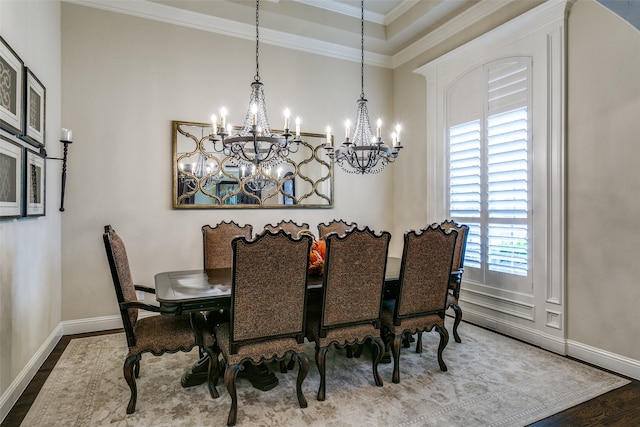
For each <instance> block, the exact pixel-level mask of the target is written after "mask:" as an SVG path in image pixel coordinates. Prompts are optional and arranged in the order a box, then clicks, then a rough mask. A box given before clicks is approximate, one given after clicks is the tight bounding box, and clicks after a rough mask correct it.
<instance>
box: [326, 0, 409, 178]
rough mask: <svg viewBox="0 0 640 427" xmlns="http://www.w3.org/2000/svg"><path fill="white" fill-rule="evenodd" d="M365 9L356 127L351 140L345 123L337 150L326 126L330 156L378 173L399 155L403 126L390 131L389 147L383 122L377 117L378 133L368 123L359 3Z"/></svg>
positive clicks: (346, 166) (348, 167) (353, 168)
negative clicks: (374, 132)
mask: <svg viewBox="0 0 640 427" xmlns="http://www.w3.org/2000/svg"><path fill="white" fill-rule="evenodd" d="M360 9H361V12H362V15H361V19H360V30H361V39H360V52H361V56H360V60H361V62H360V85H361V92H360V99H359V100H358V112H357V113H356V114H357V117H356V126H355V129H354V131H353V137H352V138H351V139H350V138H349V135H350V133H351V122H350V121H349V120H347V122H346V123H345V127H346V132H345V139H346V140H345V142H343V143H342V145H340V146H339V147H337V148H336V149H334V148H333V142H332V139H331V128H327V143H326V145H325V147H324V148H325V150H327V154H328V155H329V157H330V158H331V159H333V160H335V161H336V163H338V165H339V166H340V167H341V168H342V169H343V170H344V171H345V172H348V173H361V174H366V173H378V172H380V171H381V170H383V169H384V168H385V166H387V164H388V163H392V162H393V161H395V159H396V158H397V157H398V154H400V150H401V149H402V148H403V147H402V143H401V142H400V125H397V126H396V130H395V132H393V133H392V134H391V140H392V146H391V147H389V146H388V145H387V144H385V143H384V142H383V141H382V137H381V126H382V121H381V120H380V119H378V123H377V125H378V126H377V131H376V136H375V137H374V136H373V133H372V132H371V126H370V125H369V112H368V110H367V100H366V99H365V97H364V0H361V2H360Z"/></svg>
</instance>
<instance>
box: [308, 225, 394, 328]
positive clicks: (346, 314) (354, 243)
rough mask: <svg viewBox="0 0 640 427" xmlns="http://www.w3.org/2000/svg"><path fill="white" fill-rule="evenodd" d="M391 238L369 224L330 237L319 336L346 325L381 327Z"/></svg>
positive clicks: (327, 248) (388, 234) (327, 239)
mask: <svg viewBox="0 0 640 427" xmlns="http://www.w3.org/2000/svg"><path fill="white" fill-rule="evenodd" d="M390 239H391V234H390V233H389V232H386V231H385V232H382V233H381V234H380V235H376V233H375V232H374V231H373V230H371V229H369V227H365V228H364V229H357V228H356V229H353V230H351V231H348V232H347V233H346V234H345V235H344V236H340V235H338V234H335V233H331V234H329V235H328V236H327V238H326V259H325V266H324V279H323V281H324V286H323V292H324V298H323V304H322V316H321V322H320V336H326V330H327V329H330V328H336V327H342V326H347V325H357V324H363V323H374V324H375V326H376V327H379V319H380V309H381V307H382V295H383V290H384V278H385V270H386V264H387V250H388V248H389V240H390Z"/></svg>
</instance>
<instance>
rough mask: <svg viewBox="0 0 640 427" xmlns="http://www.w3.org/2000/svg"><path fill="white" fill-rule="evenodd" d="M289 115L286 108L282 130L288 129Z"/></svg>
mask: <svg viewBox="0 0 640 427" xmlns="http://www.w3.org/2000/svg"><path fill="white" fill-rule="evenodd" d="M290 114H291V113H290V112H289V109H288V108H287V109H285V110H284V128H285V129H287V130H288V129H289V115H290Z"/></svg>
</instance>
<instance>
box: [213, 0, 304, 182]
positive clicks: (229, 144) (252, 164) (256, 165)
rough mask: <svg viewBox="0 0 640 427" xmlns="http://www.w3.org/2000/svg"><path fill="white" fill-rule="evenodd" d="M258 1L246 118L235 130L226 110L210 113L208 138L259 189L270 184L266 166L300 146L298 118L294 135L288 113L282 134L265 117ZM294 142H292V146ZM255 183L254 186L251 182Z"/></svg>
mask: <svg viewBox="0 0 640 427" xmlns="http://www.w3.org/2000/svg"><path fill="white" fill-rule="evenodd" d="M259 4H260V2H259V1H256V75H255V77H254V81H253V82H252V83H251V97H250V100H249V109H248V111H247V115H246V117H245V121H244V126H243V128H242V129H241V130H238V131H236V132H235V133H234V130H233V127H232V126H231V124H230V123H227V117H226V116H227V110H226V108H224V107H223V108H222V109H221V110H220V122H218V118H217V117H216V116H215V115H213V116H211V121H212V128H213V133H212V135H211V138H210V139H211V141H212V142H213V144H214V149H215V150H216V151H218V152H221V153H224V155H225V156H228V157H230V158H231V161H232V162H233V163H234V164H236V165H237V166H245V167H247V170H250V171H252V172H253V174H252V175H251V176H250V177H249V178H248V179H247V180H246V184H247V185H248V187H249V188H250V189H251V190H252V191H258V190H260V189H262V188H263V187H265V186H267V185H270V183H273V182H274V179H273V178H271V177H269V176H265V175H264V173H267V174H268V172H267V168H269V169H270V168H272V167H273V166H275V165H277V164H279V163H281V162H282V161H283V160H284V159H286V158H287V157H288V155H289V153H295V152H296V151H297V150H298V148H299V143H300V142H301V141H302V140H301V139H300V118H299V117H297V118H296V120H295V126H296V127H295V134H292V133H291V132H290V129H289V119H290V112H289V109H286V110H285V111H284V132H283V133H281V134H278V133H273V132H271V128H270V126H269V121H268V119H267V109H266V104H265V99H264V85H263V84H262V82H261V81H260V71H259V61H258V57H259V56H258V53H259V46H260V42H259V40H260V39H259V31H258V23H259V19H258V16H259ZM292 143H295V145H292ZM254 184H255V185H254Z"/></svg>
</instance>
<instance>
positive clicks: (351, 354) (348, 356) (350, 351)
mask: <svg viewBox="0 0 640 427" xmlns="http://www.w3.org/2000/svg"><path fill="white" fill-rule="evenodd" d="M336 348H337V347H336ZM352 357H353V350H352V349H351V346H350V345H347V358H348V359H351V358H352Z"/></svg>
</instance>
